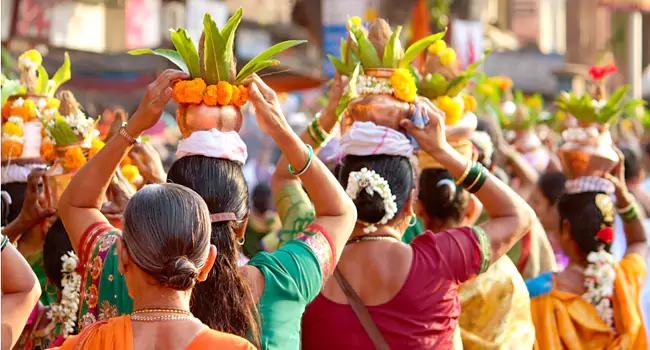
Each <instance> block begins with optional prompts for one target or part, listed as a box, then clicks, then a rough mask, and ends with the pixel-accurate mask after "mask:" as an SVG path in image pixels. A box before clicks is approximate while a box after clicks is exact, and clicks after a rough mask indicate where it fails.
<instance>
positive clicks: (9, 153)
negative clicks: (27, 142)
mask: <svg viewBox="0 0 650 350" xmlns="http://www.w3.org/2000/svg"><path fill="white" fill-rule="evenodd" d="M21 154H23V144H22V143H20V142H17V141H4V142H3V143H2V159H5V160H6V159H12V158H14V157H18V156H20V155H21Z"/></svg>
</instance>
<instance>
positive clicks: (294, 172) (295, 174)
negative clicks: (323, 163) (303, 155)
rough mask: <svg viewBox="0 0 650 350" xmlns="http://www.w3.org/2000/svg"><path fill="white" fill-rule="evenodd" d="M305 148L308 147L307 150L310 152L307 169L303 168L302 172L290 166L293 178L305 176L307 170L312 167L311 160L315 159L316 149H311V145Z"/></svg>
mask: <svg viewBox="0 0 650 350" xmlns="http://www.w3.org/2000/svg"><path fill="white" fill-rule="evenodd" d="M305 146H307V150H308V151H309V155H308V156H307V164H305V167H304V168H302V170H300V171H295V170H293V167H292V166H291V164H289V172H290V173H291V175H293V176H300V175H302V174H304V173H305V171H307V169H309V166H310V165H311V159H312V158H313V157H314V149H313V148H311V146H310V145H305Z"/></svg>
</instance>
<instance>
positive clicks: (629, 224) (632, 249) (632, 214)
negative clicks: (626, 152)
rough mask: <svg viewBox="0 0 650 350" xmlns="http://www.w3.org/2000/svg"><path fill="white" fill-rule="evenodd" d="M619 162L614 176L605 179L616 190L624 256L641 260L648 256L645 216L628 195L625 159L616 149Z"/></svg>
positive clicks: (607, 176)
mask: <svg viewBox="0 0 650 350" xmlns="http://www.w3.org/2000/svg"><path fill="white" fill-rule="evenodd" d="M616 153H618V156H619V158H620V159H621V161H620V162H619V165H618V166H617V168H616V169H615V170H614V173H615V174H616V176H614V175H612V174H607V175H606V178H607V179H608V180H609V181H611V182H612V183H613V184H614V186H615V188H616V193H615V194H616V206H617V207H618V212H619V214H620V216H621V218H622V219H623V229H624V230H625V239H626V240H627V249H626V251H625V254H626V255H627V254H630V253H635V254H639V255H640V256H641V257H642V258H643V260H645V259H646V257H647V256H648V238H647V236H646V232H645V227H644V225H643V220H644V219H645V215H644V214H643V209H642V208H641V207H639V206H638V204H636V203H635V200H634V196H632V194H630V192H629V191H628V189H627V185H626V184H625V165H624V163H625V158H624V156H623V153H622V152H621V151H620V150H618V149H616Z"/></svg>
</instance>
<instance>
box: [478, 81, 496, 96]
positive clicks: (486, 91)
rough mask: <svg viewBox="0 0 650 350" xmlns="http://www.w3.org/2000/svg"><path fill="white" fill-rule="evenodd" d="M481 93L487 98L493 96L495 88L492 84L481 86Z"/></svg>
mask: <svg viewBox="0 0 650 350" xmlns="http://www.w3.org/2000/svg"><path fill="white" fill-rule="evenodd" d="M479 91H480V92H481V94H483V95H485V96H491V95H492V94H494V87H493V86H492V85H490V84H481V85H480V86H479Z"/></svg>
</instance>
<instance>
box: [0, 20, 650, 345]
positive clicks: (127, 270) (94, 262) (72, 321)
mask: <svg viewBox="0 0 650 350" xmlns="http://www.w3.org/2000/svg"><path fill="white" fill-rule="evenodd" d="M352 26H354V24H352ZM226 27H227V26H226ZM225 32H226V29H224V33H225ZM351 32H353V34H354V35H356V32H354V28H352V29H351ZM224 35H225V34H224ZM361 35H363V33H361ZM370 36H372V30H371V35H370ZM358 39H363V38H361V37H360V38H358ZM206 40H207V39H206ZM202 42H203V39H202ZM358 42H359V48H360V49H363V47H364V46H363V43H364V42H363V40H358ZM372 44H373V45H374V42H373V43H372ZM202 45H203V44H202ZM440 46H441V44H440V43H438V42H435V44H434V45H431V47H429V50H428V55H432V56H436V55H437V56H439V57H440V58H441V60H442V61H441V62H443V64H442V66H445V67H446V66H448V64H445V61H446V60H447V58H445V57H447V56H449V55H450V53H449V51H445V50H447V49H446V48H441V47H440ZM382 49H383V48H382ZM402 55H404V53H402ZM380 56H381V55H380ZM429 59H430V57H427V60H429ZM188 66H189V65H188ZM425 66H426V64H425ZM186 68H187V67H186ZM357 69H358V68H357ZM369 71H370V70H368V72H369ZM193 74H194V73H192V72H189V73H188V72H184V71H179V70H167V71H165V72H162V73H161V74H160V75H159V76H158V78H157V79H156V80H155V81H154V82H152V83H151V84H150V85H149V87H148V88H147V91H146V94H145V96H144V98H143V100H142V102H141V104H140V107H139V108H138V110H137V111H136V112H135V113H134V114H133V116H131V118H130V119H129V120H128V122H127V123H124V124H123V125H122V126H121V127H120V128H119V129H118V130H117V132H115V133H114V135H110V137H108V138H106V139H105V144H102V147H101V149H97V150H95V151H92V149H91V151H92V153H93V154H92V157H91V156H88V160H87V162H85V160H84V162H83V163H84V164H83V165H82V166H80V168H79V169H77V170H76V171H75V172H74V174H73V176H71V180H70V182H69V183H67V184H66V187H65V191H64V192H63V193H62V195H60V196H59V197H57V198H56V199H57V200H56V208H53V207H52V206H49V205H47V204H46V202H47V196H48V195H50V196H51V194H49V193H44V191H43V190H42V188H41V186H39V183H41V182H42V183H43V186H42V187H47V186H46V182H47V181H48V180H47V177H48V176H51V175H48V173H46V170H43V169H41V168H40V167H35V168H36V169H33V170H32V169H31V168H29V167H28V166H25V165H21V164H11V165H8V164H7V163H6V162H5V163H4V164H3V176H4V174H5V172H4V171H6V169H5V168H7V167H13V168H12V169H14V170H15V169H16V167H22V170H23V173H25V174H26V173H29V176H25V179H24V180H23V181H14V182H12V183H7V182H4V181H3V190H4V191H3V203H2V212H3V221H4V222H3V226H4V227H3V232H2V255H1V259H2V293H3V295H2V349H10V348H12V347H13V348H16V349H44V348H50V347H60V348H62V349H204V348H214V347H216V348H220V349H255V348H258V349H299V348H303V349H336V348H339V349H373V348H376V349H382V350H383V349H462V348H466V349H531V348H534V349H648V348H649V347H648V340H647V339H648V338H647V333H646V331H647V328H646V326H645V325H647V324H648V317H650V314H649V313H648V312H649V311H650V305H649V304H650V302H649V300H650V296H649V295H648V294H647V293H646V294H644V293H645V292H644V291H643V288H644V283H645V275H646V259H647V255H648V243H647V239H646V231H645V227H644V220H645V216H646V214H647V213H649V210H650V205H648V204H647V202H648V201H649V199H650V192H649V191H648V190H646V186H645V185H646V184H645V183H644V182H643V180H644V178H645V172H644V170H643V169H644V168H645V167H644V164H643V160H644V159H645V157H648V159H650V153H649V152H647V151H645V149H644V148H643V147H641V146H642V141H641V139H639V138H634V137H632V136H630V135H632V134H633V133H632V132H631V131H630V130H628V131H630V132H627V133H625V132H623V133H622V134H621V135H620V136H617V137H616V141H617V142H618V147H612V152H615V156H616V159H617V161H616V166H615V167H614V168H613V169H608V170H611V171H605V172H601V173H599V174H598V175H597V176H596V175H594V174H595V173H590V174H587V175H585V176H576V173H575V168H574V167H573V166H572V165H571V164H572V163H567V162H566V161H565V160H562V159H558V157H557V156H558V155H561V154H563V153H562V152H559V151H558V150H557V147H559V146H560V142H554V141H553V140H554V139H553V138H552V137H550V136H548V135H546V136H545V137H543V139H544V140H550V141H548V142H546V143H545V144H544V145H540V146H539V147H536V148H535V152H537V153H534V152H523V151H522V150H521V148H520V147H518V145H517V142H516V141H517V137H515V138H514V139H515V141H513V142H508V141H507V140H506V138H507V136H508V135H506V134H507V133H506V132H503V130H502V128H501V125H499V123H497V122H494V118H492V117H490V115H489V114H487V113H486V114H485V115H481V114H482V113H478V110H477V114H479V116H478V118H476V117H475V116H474V114H473V113H471V112H472V110H470V109H467V108H466V109H465V110H464V111H465V112H464V113H465V115H466V116H470V117H469V119H468V120H470V121H469V124H470V125H471V127H470V129H471V132H470V133H469V134H466V135H465V136H466V139H467V140H465V139H463V137H459V136H458V135H457V131H456V130H458V129H455V128H453V127H452V126H453V125H454V123H453V122H450V120H449V118H450V116H451V115H452V114H453V113H454V111H453V110H452V109H449V108H448V104H450V103H452V102H453V101H456V100H453V99H451V98H450V99H449V100H445V99H436V98H428V97H426V94H424V93H423V94H422V95H421V96H414V97H413V99H412V101H411V102H410V105H411V106H413V108H412V109H411V110H410V112H409V113H408V114H405V115H404V117H402V118H399V119H398V120H394V121H393V122H394V124H395V125H394V126H392V127H389V126H385V125H383V124H384V121H383V119H382V118H383V116H385V115H390V116H391V117H393V118H394V117H395V116H396V115H397V114H396V113H392V112H391V110H389V109H390V108H395V107H394V106H395V105H388V107H386V106H383V107H382V108H384V109H383V110H382V112H381V113H380V116H381V117H380V118H377V119H373V117H371V118H366V119H363V118H360V119H354V118H352V117H351V116H350V115H349V114H350V113H352V112H353V111H354V106H353V105H352V104H350V105H348V106H347V112H345V113H342V112H341V110H340V108H339V107H340V105H341V101H343V100H347V99H349V98H348V97H349V96H348V94H349V92H350V90H351V89H353V88H354V85H353V84H349V83H350V82H351V81H353V79H356V77H355V74H357V73H354V74H350V75H349V76H348V77H346V76H345V74H337V76H336V78H335V79H334V80H333V82H332V83H331V86H330V87H329V96H328V103H327V104H326V106H325V107H324V108H323V110H322V111H321V112H320V113H319V115H318V116H317V117H316V118H314V121H313V122H312V123H311V124H310V126H309V127H308V128H307V129H306V130H304V131H303V132H302V133H301V134H300V135H298V134H296V133H295V132H294V130H292V128H291V127H290V126H289V125H288V123H287V121H286V119H285V116H284V115H283V113H282V110H281V108H280V104H279V102H278V98H277V96H276V93H275V92H274V91H273V90H272V89H271V88H269V86H267V84H266V83H265V82H264V81H263V80H262V79H261V78H260V77H259V76H257V75H256V74H252V75H250V76H249V77H248V78H246V79H242V81H241V85H239V86H237V85H236V84H234V83H233V84H232V86H230V85H228V89H229V90H228V91H231V93H232V91H237V92H236V93H234V94H233V95H232V97H231V96H228V103H222V102H221V101H222V99H223V98H224V97H223V95H221V91H222V90H221V89H222V88H224V87H223V86H222V85H225V84H222V83H223V82H224V81H220V82H219V84H217V85H209V86H207V88H206V84H205V83H203V85H202V87H201V88H200V89H199V93H200V94H201V95H200V96H203V97H202V100H199V101H198V103H199V104H200V103H202V102H201V101H203V103H205V104H206V105H210V102H209V101H211V100H210V99H209V98H208V96H209V95H210V93H211V92H210V91H211V90H210V88H211V87H213V86H214V87H215V89H214V93H215V94H216V99H217V100H218V101H220V102H218V103H219V105H220V106H221V105H225V106H227V105H229V103H230V102H229V101H231V98H232V103H233V105H237V106H238V102H239V100H237V101H236V100H235V95H236V96H237V98H238V99H242V100H243V103H246V101H245V100H246V98H247V99H248V100H249V101H250V103H251V104H252V106H253V108H254V111H255V115H256V119H257V123H258V125H259V127H260V128H261V129H262V130H263V131H264V132H265V133H266V134H267V135H268V136H269V137H271V138H272V139H273V141H274V142H275V145H276V146H277V147H278V148H279V149H280V150H281V152H282V156H281V157H280V159H279V160H278V162H277V165H276V168H275V172H274V174H273V176H272V179H271V183H270V184H269V186H265V185H264V184H261V185H258V186H256V187H255V189H254V190H253V191H249V188H248V186H247V183H246V181H245V179H244V175H243V172H242V165H243V164H245V163H246V160H247V152H246V146H245V144H244V143H243V142H242V141H241V139H240V138H239V136H238V134H237V132H236V130H237V129H236V128H234V129H229V130H228V129H227V127H224V125H225V124H227V122H228V120H227V119H222V120H221V121H220V122H219V123H218V124H219V126H218V127H215V128H208V129H204V130H198V131H194V132H191V133H184V135H183V136H184V139H183V140H181V142H180V143H179V145H178V152H177V156H178V159H177V160H176V161H175V162H174V163H173V164H172V165H171V167H170V168H169V169H167V171H166V176H165V173H164V170H163V169H162V166H161V165H158V163H160V160H159V158H156V156H155V154H153V155H152V153H154V152H153V151H152V149H151V148H148V146H146V145H143V144H141V141H140V139H139V138H140V136H141V135H142V134H143V133H144V132H145V131H146V130H147V129H148V128H150V127H152V126H153V125H155V124H156V123H157V122H158V120H159V119H160V117H161V114H162V111H163V108H164V107H165V106H166V105H167V103H168V102H169V101H170V100H171V99H174V100H175V101H176V102H181V103H183V101H184V99H188V98H191V96H190V95H191V94H192V93H194V92H195V91H196V89H197V86H199V85H190V83H192V84H195V83H196V84H198V83H197V80H196V77H195V76H194V75H193ZM198 74H201V72H199V73H198ZM400 74H404V76H408V75H406V73H404V72H402V73H400ZM412 74H415V73H412ZM394 78H395V76H393V79H392V80H391V81H392V84H393V86H392V88H391V89H392V90H391V93H394V94H395V96H398V97H399V98H408V97H404V95H400V94H399V93H398V90H399V89H401V88H403V86H402V85H400V84H399V82H397V81H396V79H394ZM366 79H367V80H366V81H371V80H372V79H368V78H366ZM201 82H203V80H201ZM181 83H182V84H185V83H187V84H186V85H182V84H181ZM183 89H184V90H183ZM406 90H408V88H407V89H406ZM224 91H225V90H224ZM467 91H469V90H467ZM371 93H372V91H371ZM361 95H362V96H363V93H362V94H361ZM370 95H371V94H370ZM242 96H246V98H243V97H242ZM445 97H446V96H445ZM470 97H471V92H468V93H467V97H466V96H463V98H462V101H464V103H465V106H467V105H468V104H471V103H472V101H474V100H473V97H472V98H470ZM459 98H460V97H459ZM450 101H451V102H450ZM508 102H510V103H512V102H511V101H508ZM516 102H517V103H524V102H523V101H516ZM214 103H215V104H216V103H217V102H214ZM474 103H476V102H475V101H474ZM379 104H380V102H375V103H374V104H373V103H370V104H368V105H370V106H371V107H377V106H378V105H379ZM9 107H10V108H9V114H10V115H11V114H12V113H13V112H12V109H11V108H12V107H13V105H10V106H9ZM507 108H508V107H506V106H503V109H504V110H505V109H507ZM4 111H5V109H4V107H3V117H4ZM188 113H189V112H188ZM62 114H63V113H62ZM342 114H348V115H347V116H346V118H347V120H348V121H349V123H346V122H345V120H343V121H342V119H341V117H342ZM64 115H66V114H64ZM471 116H474V117H473V118H474V119H473V120H472V118H471ZM10 118H13V117H10ZM220 118H225V117H224V114H221V115H220ZM463 118H465V117H463ZM12 120H15V119H9V121H6V123H9V122H13V121H12ZM188 120H189V119H188ZM3 122H5V121H4V120H3ZM462 123H463V122H462V121H461V122H460V124H462ZM183 127H187V125H181V130H182V131H183ZM4 129H5V127H4V126H3V132H4V131H5V130H4ZM622 129H625V128H622ZM628 129H629V128H628ZM336 130H338V131H336ZM532 130H533V132H535V133H536V132H537V129H532ZM539 130H542V129H539ZM544 130H545V132H546V133H551V134H552V133H553V131H552V130H548V129H544ZM519 131H520V130H519ZM337 132H338V133H339V134H340V137H339V140H338V143H339V144H338V148H339V152H338V153H339V154H340V156H339V157H337V158H336V159H335V160H333V161H328V162H323V161H322V160H321V159H320V158H319V157H318V154H319V151H320V150H321V149H322V148H323V147H324V146H325V145H326V144H327V142H328V141H330V140H331V139H332V135H334V134H335V133H337ZM520 134H521V133H520ZM625 135H627V136H625ZM53 136H56V135H53ZM4 137H5V135H4V134H3V138H4ZM464 141H471V144H470V148H469V150H470V151H469V152H466V151H465V150H464V149H463V147H462V145H463V142H464ZM565 143H566V140H565ZM414 145H415V146H414ZM649 145H650V144H649ZM4 151H5V147H4V144H3V152H4ZM578 151H579V152H585V150H584V149H578ZM134 152H135V153H134ZM137 152H143V153H145V154H148V156H146V157H139V158H140V162H141V163H142V160H143V159H144V160H146V161H145V162H144V163H148V165H147V166H144V165H143V167H145V168H148V169H149V171H146V170H145V171H141V174H142V175H141V176H142V179H141V180H142V181H140V182H141V184H134V182H133V181H130V180H129V179H126V178H125V176H124V175H125V172H124V168H125V167H127V166H128V164H126V163H125V159H129V158H135V157H138V155H137ZM590 159H591V158H590ZM580 161H582V162H583V163H585V164H586V165H585V167H590V166H593V164H592V163H589V159H588V160H585V159H583V158H572V162H574V164H577V163H579V162H580ZM540 163H541V164H542V165H541V166H539V164H540ZM66 164H67V163H66ZM432 164H434V165H432ZM151 169H155V170H154V171H151ZM14 172H15V171H14ZM152 173H155V176H153V175H152ZM136 189H137V191H136ZM649 190H650V189H649ZM45 192H47V191H45ZM249 194H251V196H252V198H249ZM271 197H272V198H273V199H274V201H275V205H273V203H272V202H271V200H270V199H271ZM531 207H532V208H531ZM107 208H109V209H110V210H109V209H107ZM115 218H121V220H116V219H115ZM644 317H645V319H644ZM644 321H645V322H644Z"/></svg>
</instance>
